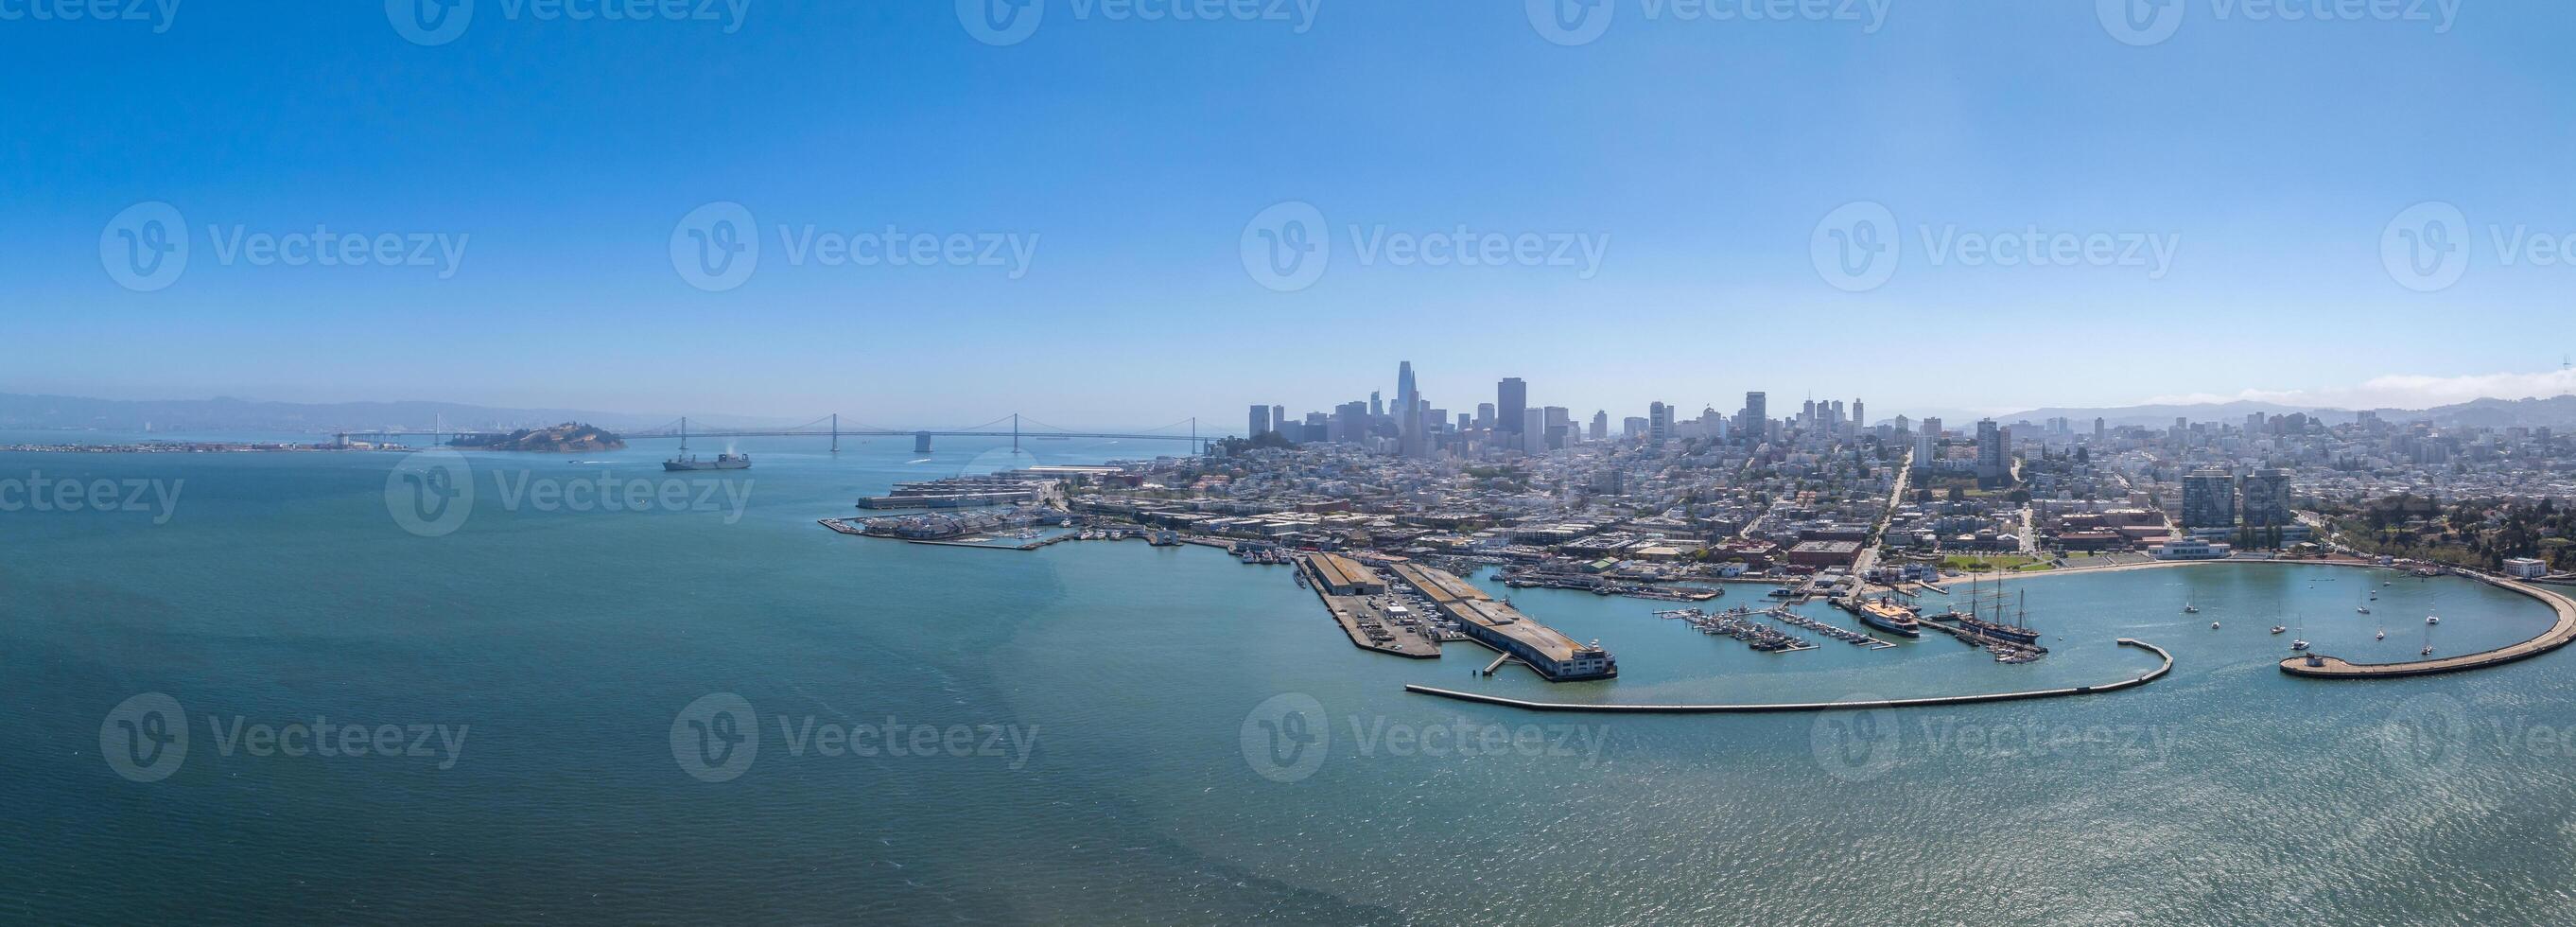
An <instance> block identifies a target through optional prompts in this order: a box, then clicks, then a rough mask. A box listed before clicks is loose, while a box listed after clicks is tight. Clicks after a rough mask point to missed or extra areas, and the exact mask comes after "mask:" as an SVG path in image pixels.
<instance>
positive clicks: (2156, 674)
mask: <svg viewBox="0 0 2576 927" xmlns="http://www.w3.org/2000/svg"><path fill="white" fill-rule="evenodd" d="M2120 645H2121V646H2124V647H2136V648H2139V649H2141V650H2150V651H2154V652H2155V655H2156V656H2157V657H2158V658H2161V659H2162V660H2163V661H2164V664H2163V665H2161V666H2158V667H2156V668H2155V669H2153V670H2149V671H2147V672H2146V673H2145V674H2143V675H2140V676H2138V677H2136V678H2133V679H2123V680H2120V681H2118V682H2110V683H2104V684H2102V685H2098V686H2076V687H2075V688H2072V689H2039V690H2034V691H2029V692H1995V693H1989V694H1986V695H1943V696H1936V697H1933V698H1899V699H1862V700H1856V701H1846V702H1796V703H1782V704H1771V705H1581V704H1575V703H1571V702H1530V701H1523V700H1520V699H1516V698H1504V697H1502V696H1498V695H1484V694H1480V693H1475V692H1458V691H1453V690H1450V689H1435V688H1432V687H1430V686H1425V685H1407V686H1405V687H1404V691H1407V692H1413V693H1418V694H1421V695H1436V696H1439V697H1441V698H1453V699H1457V700H1459V701H1462V702H1482V703H1484V704H1487V705H1501V706H1504V707H1507V708H1524V709H1528V710H1530V711H1602V712H1625V713H1632V714H1730V713H1732V714H1744V713H1752V712H1765V711H1843V710H1848V709H1856V708H1928V707H1931V706H1935V705H1972V704H1976V703H1979V702H2017V701H2022V700H2025V699H2036V698H2063V697H2065V696H2069V695H2098V694H2101V693H2104V692H2117V691H2120V690H2122V689H2130V688H2136V687H2138V686H2143V685H2146V684H2147V683H2150V682H2154V681H2156V680H2158V679H2161V678H2163V677H2164V675H2165V674H2166V673H2170V672H2173V654H2170V653H2166V652H2165V649H2164V648H2162V647H2158V646H2156V645H2154V644H2150V643H2147V642H2145V641H2142V640H2136V639H2133V638H2127V637H2123V638H2120Z"/></svg>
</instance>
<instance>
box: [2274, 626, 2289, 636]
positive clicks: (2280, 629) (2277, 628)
mask: <svg viewBox="0 0 2576 927" xmlns="http://www.w3.org/2000/svg"><path fill="white" fill-rule="evenodd" d="M2289 629H2290V628H2289V626H2287V625H2278V624H2276V625H2273V626H2272V633H2274V634H2279V633H2281V632H2283V631H2287V630H2289Z"/></svg>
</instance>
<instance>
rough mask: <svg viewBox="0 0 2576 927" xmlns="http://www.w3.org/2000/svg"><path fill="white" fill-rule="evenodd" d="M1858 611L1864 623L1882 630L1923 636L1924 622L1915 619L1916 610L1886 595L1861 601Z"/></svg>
mask: <svg viewBox="0 0 2576 927" xmlns="http://www.w3.org/2000/svg"><path fill="white" fill-rule="evenodd" d="M1857 613H1858V614H1859V615H1860V622H1861V623H1862V624H1865V625H1868V626H1870V627H1873V628H1877V629H1879V630H1881V631H1885V632H1888V633H1890V634H1898V635H1903V636H1905V637H1921V636H1923V623H1922V622H1921V621H1918V620H1916V619H1915V617H1914V612H1913V611H1912V610H1910V609H1907V608H1906V607H1905V606H1902V605H1898V604H1896V603H1895V602H1892V601H1889V600H1888V599H1887V598H1886V597H1884V596H1881V597H1880V598H1879V599H1878V600H1876V601H1868V602H1862V603H1860V608H1859V609H1857Z"/></svg>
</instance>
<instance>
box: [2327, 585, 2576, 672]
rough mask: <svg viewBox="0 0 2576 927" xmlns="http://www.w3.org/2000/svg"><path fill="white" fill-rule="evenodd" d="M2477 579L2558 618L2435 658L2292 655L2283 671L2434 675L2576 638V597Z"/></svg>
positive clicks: (2500, 661) (2522, 656)
mask: <svg viewBox="0 0 2576 927" xmlns="http://www.w3.org/2000/svg"><path fill="white" fill-rule="evenodd" d="M2476 579H2478V580H2479V581H2480V582H2484V583H2486V584H2487V585H2490V586H2495V587H2497V588H2501V589H2510V590H2513V591H2515V592H2519V593H2522V594H2524V595H2527V596H2530V597H2532V598H2535V599H2539V600H2540V601H2541V603H2542V604H2545V605H2548V606H2549V607H2550V609H2551V610H2553V611H2555V612H2556V613H2557V615H2558V620H2557V621H2556V622H2554V623H2552V624H2551V625H2550V626H2549V630H2547V631H2543V632H2541V633H2540V636H2538V637H2534V638H2532V639H2530V640H2527V641H2523V642H2521V643H2518V644H2507V645H2505V646H2502V647H2498V648H2496V649H2494V650H2482V651H2479V652H2477V653H2468V654H2461V655H2459V656H2456V657H2443V658H2440V659H2434V660H2411V661H2408V662H2404V663H2349V662H2346V661H2344V660H2341V659H2338V658H2335V657H2329V656H2325V655H2323V654H2316V655H2312V656H2297V657H2291V658H2289V659H2287V660H2283V661H2281V672H2284V673H2288V674H2290V675H2292V676H2306V677H2309V678H2312V679H2395V678H2398V677H2403V676H2431V675H2436V674H2440V673H2458V672H2466V671H2468V670H2475V669H2486V668H2487V667H2491V666H2502V665H2504V664H2507V663H2512V662H2514V661H2516V660H2527V659H2530V658H2532V657H2536V656H2539V655H2541V654H2544V653H2548V652H2550V651H2552V650H2556V649H2558V648H2560V647H2564V646H2567V643H2568V642H2569V641H2571V640H2576V600H2570V599H2569V598H2568V597H2567V596H2565V595H2562V594H2559V593H2557V592H2555V591H2552V590H2548V589H2542V588H2540V587H2538V586H2533V585H2529V584H2526V583H2517V582H2514V581H2511V580H2504V579H2495V578H2491V577H2486V576H2479V577H2476Z"/></svg>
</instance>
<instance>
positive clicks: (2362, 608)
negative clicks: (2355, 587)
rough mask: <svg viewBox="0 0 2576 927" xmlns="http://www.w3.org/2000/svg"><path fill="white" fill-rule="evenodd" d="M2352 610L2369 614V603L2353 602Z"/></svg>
mask: <svg viewBox="0 0 2576 927" xmlns="http://www.w3.org/2000/svg"><path fill="white" fill-rule="evenodd" d="M2352 610H2353V611H2356V612H2359V613H2361V614H2364V615H2367V614H2370V603H2369V602H2367V601H2363V602H2359V603H2355V604H2354V605H2353V607H2352Z"/></svg>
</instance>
